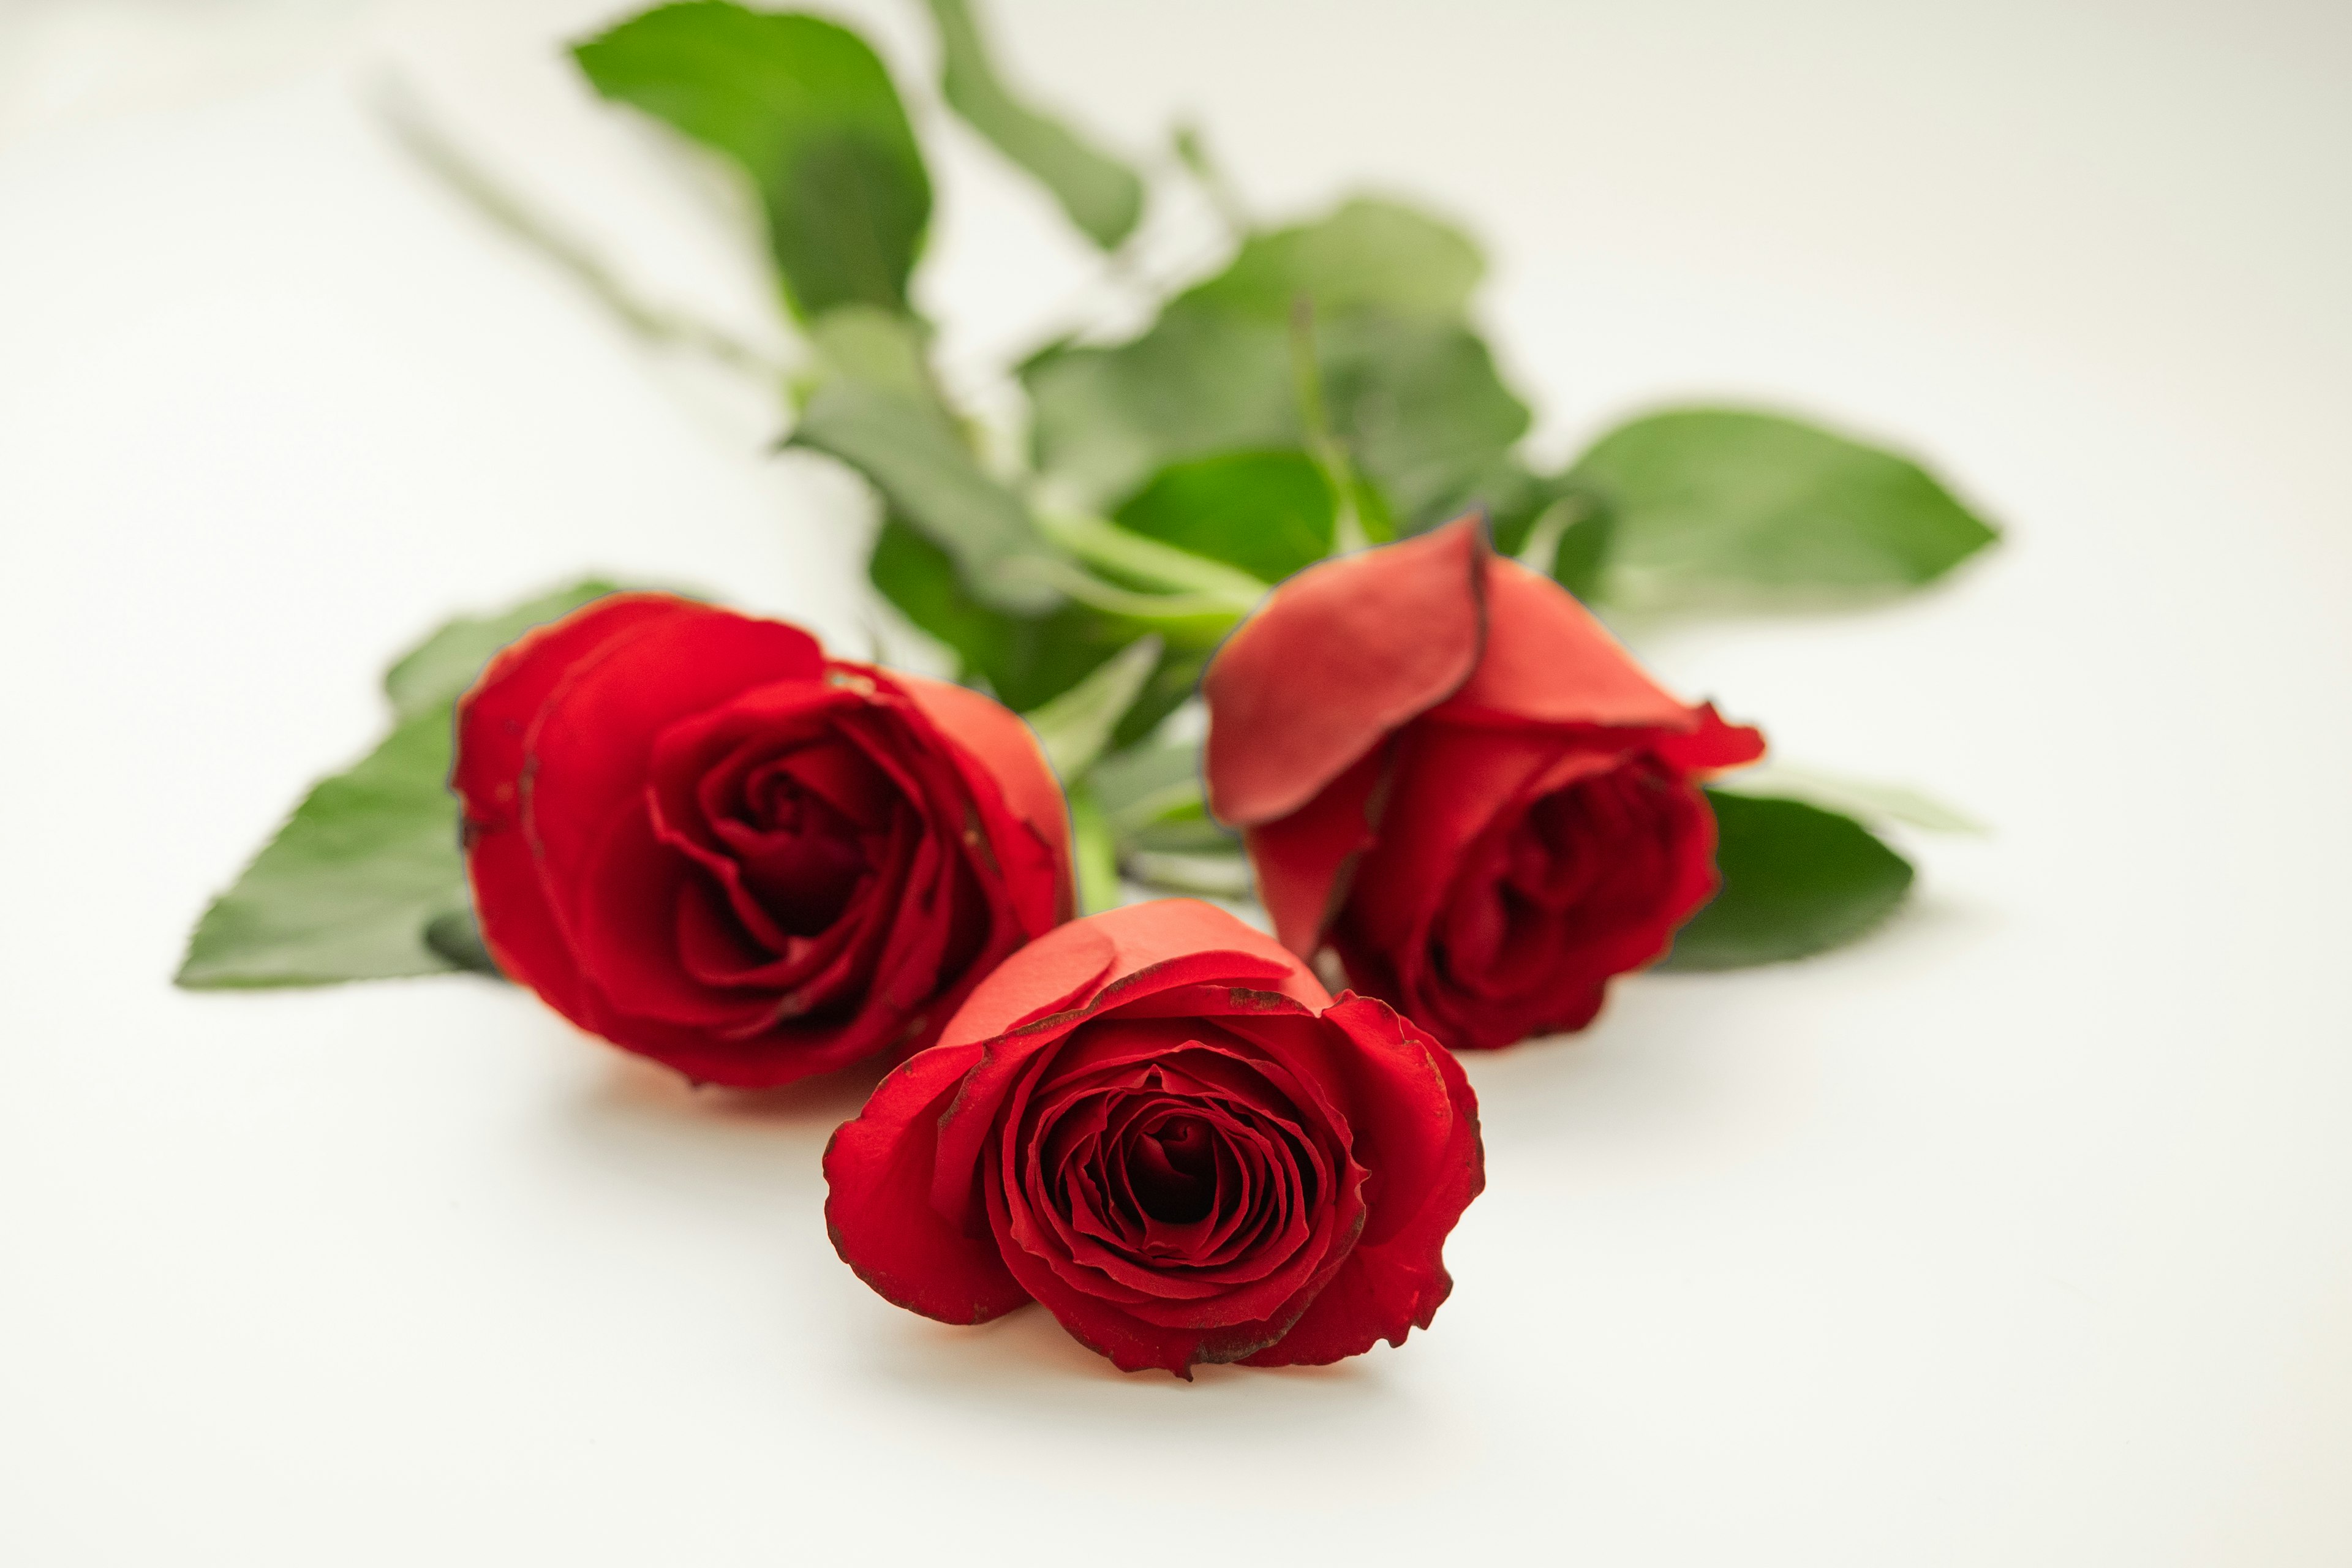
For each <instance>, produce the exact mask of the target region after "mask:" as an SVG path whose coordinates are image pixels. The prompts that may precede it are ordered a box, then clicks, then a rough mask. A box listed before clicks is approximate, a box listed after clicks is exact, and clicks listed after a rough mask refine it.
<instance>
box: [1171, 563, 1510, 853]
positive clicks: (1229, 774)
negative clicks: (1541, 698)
mask: <svg viewBox="0 0 2352 1568" xmlns="http://www.w3.org/2000/svg"><path fill="white" fill-rule="evenodd" d="M1483 529H1484V524H1483V523H1482V522H1480V521H1479V520H1478V519H1476V518H1475V517H1467V518H1463V519H1461V520H1459V521H1454V522H1451V523H1448V524H1446V525H1445V526H1444V527H1443V528H1437V529H1433V530H1431V531H1429V532H1427V533H1424V534H1422V535H1420V536H1418V537H1416V538H1412V539H1408V540H1405V541H1402V542H1399V543H1396V544H1391V545H1384V546H1382V547H1381V548H1380V549H1377V550H1366V551H1361V552H1358V553H1356V554H1353V555H1348V556H1343V557H1341V558H1339V559H1338V560H1336V561H1327V562H1324V563H1320V564H1318V565H1315V566H1310V567H1308V568H1307V570H1306V571H1304V572H1301V573H1299V574H1297V576H1295V577H1293V578H1291V579H1290V580H1289V581H1288V582H1286V583H1285V584H1282V586H1280V587H1279V588H1276V590H1275V591H1274V593H1273V594H1272V595H1269V596H1268V598H1267V599H1266V602H1265V605H1262V606H1261V607H1260V608H1259V610H1258V612H1257V613H1256V614H1255V615H1254V616H1251V617H1250V618H1249V619H1248V620H1247V621H1245V622H1244V623H1243V624H1242V626H1241V627H1240V629H1239V630H1237V631H1235V632H1234V635H1233V636H1232V637H1229V638H1228V639H1226V642H1225V645H1224V647H1222V648H1220V649H1219V650H1218V652H1217V656H1216V658H1214V659H1213V660H1212V661H1211V662H1210V665H1209V668H1208V671H1207V673H1206V674H1205V675H1204V676H1203V677H1202V682H1201V690H1202V695H1203V696H1204V697H1205V698H1206V699H1207V700H1208V706H1209V733H1208V739H1207V742H1205V745H1204V748H1203V752H1202V757H1203V763H1204V770H1203V771H1204V775H1205V779H1206V783H1207V787H1208V796H1209V807H1210V810H1211V811H1212V812H1213V813H1214V814H1215V815H1216V816H1217V817H1218V818H1220V819H1221V820H1223V821H1225V822H1228V823H1232V824H1234V825H1236V826H1250V825H1252V824H1255V823H1260V822H1270V821H1273V820H1274V819H1275V818H1276V817H1281V816H1288V815H1289V814H1290V813H1292V812H1294V811H1296V810H1297V809H1298V808H1299V807H1300V806H1301V805H1305V804H1306V803H1307V801H1308V800H1309V799H1311V798H1312V797H1313V796H1314V795H1316V794H1317V792H1318V791H1319V790H1321V789H1322V788H1323V786H1324V785H1325V784H1328V783H1330V782H1331V781H1332V780H1333V779H1335V778H1337V777H1339V774H1340V773H1343V772H1345V771H1346V770H1347V768H1348V766H1349V764H1350V763H1353V762H1355V761H1356V760H1357V759H1358V758H1359V757H1361V756H1362V755H1363V754H1364V753H1365V752H1368V751H1370V750H1371V748H1372V747H1373V746H1375V745H1377V744H1378V743H1379V742H1380V740H1381V737H1382V736H1384V735H1386V734H1388V733H1389V732H1390V731H1393V730H1394V729H1396V728H1397V727H1398V726H1399V725H1402V724H1403V723H1405V722H1406V721H1409V720H1411V719H1412V718H1413V717H1414V716H1415V715H1417V714H1419V713H1421V712H1423V710H1426V709H1428V708H1430V707H1432V706H1433V705H1435V704H1436V703H1438V702H1439V701H1441V700H1444V698H1445V697H1446V696H1448V695H1449V694H1450V693H1452V692H1453V691H1454V689H1455V688H1457V687H1459V686H1460V685H1461V684H1462V683H1463V682H1464V681H1465V679H1469V678H1470V675H1471V672H1472V670H1473V669H1474V668H1475V666H1476V665H1477V663H1478V654H1479V647H1480V644H1481V641H1482V638H1483V636H1484V623H1483V617H1482V616H1481V612H1480V597H1481V594H1482V591H1483V584H1484V581H1485V574H1484V570H1483V564H1482V563H1483V562H1484V560H1485V558H1486V536H1485V533H1484V531H1483Z"/></svg>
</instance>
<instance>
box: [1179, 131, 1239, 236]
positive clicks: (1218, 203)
mask: <svg viewBox="0 0 2352 1568" xmlns="http://www.w3.org/2000/svg"><path fill="white" fill-rule="evenodd" d="M1174 141H1175V144H1176V161H1177V162H1178V163H1181V164H1183V165H1184V172H1185V173H1186V174H1191V175H1192V179H1193V181H1194V182H1195V183H1196V184H1199V185H1200V187H1201V194H1202V195H1205V196H1207V197H1208V198H1209V205H1211V206H1212V207H1214V208H1215V209H1216V212H1217V216H1218V217H1220V218H1221V219H1223V221H1224V225H1225V227H1226V229H1227V230H1229V231H1230V232H1231V233H1232V235H1233V237H1234V238H1235V239H1246V238H1248V237H1249V233H1250V230H1251V228H1252V227H1253V226H1254V225H1252V224H1251V222H1250V216H1249V209H1248V208H1247V207H1246V206H1244V205H1242V198H1241V195H1240V193H1239V192H1237V191H1235V190H1234V183H1233V182H1232V181H1231V180H1229V179H1227V178H1226V177H1225V172H1224V170H1223V169H1222V168H1220V167H1219V166H1218V164H1217V161H1216V160H1215V159H1214V158H1213V157H1211V156H1210V155H1209V145H1208V143H1207V142H1204V141H1202V139H1201V128H1200V127H1199V126H1197V125H1193V124H1191V123H1189V122H1187V123H1185V124H1181V125H1179V126H1177V127H1176V134H1175V137H1174Z"/></svg>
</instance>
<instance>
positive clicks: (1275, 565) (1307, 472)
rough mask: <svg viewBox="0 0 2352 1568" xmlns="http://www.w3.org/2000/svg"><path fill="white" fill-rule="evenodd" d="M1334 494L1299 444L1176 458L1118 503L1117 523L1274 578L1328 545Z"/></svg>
mask: <svg viewBox="0 0 2352 1568" xmlns="http://www.w3.org/2000/svg"><path fill="white" fill-rule="evenodd" d="M1338 512H1339V502H1338V499H1337V498H1336V497H1335V496H1334V495H1333V494H1332V492H1331V485H1330V481H1328V479H1325V478H1324V477H1323V470H1322V468H1320V467H1318V465H1317V464H1316V461H1315V459H1314V458H1310V457H1308V456H1307V454H1306V453H1304V452H1300V451H1283V450H1276V451H1265V452H1228V453H1225V454H1223V456H1220V457H1214V458H1200V459H1198V460H1196V461H1193V462H1189V463H1177V464H1173V465H1171V466H1170V467H1168V468H1162V469H1160V472H1159V473H1157V474H1155V475H1154V476H1152V479H1151V482H1150V484H1147V485H1145V486H1144V487H1143V489H1140V490H1138V491H1137V492H1136V493H1135V494H1134V495H1133V496H1132V497H1130V498H1129V500H1128V501H1127V503H1126V504H1125V505H1124V506H1121V507H1120V508H1119V509H1118V513H1117V515H1116V518H1115V521H1117V522H1118V524H1119V526H1120V527H1122V528H1126V529H1129V530H1131V531H1134V532H1137V533H1140V534H1145V535H1147V536H1149V537H1150V538H1152V539H1157V540H1160V541H1162V542H1166V543H1169V544H1173V545H1175V546H1177V547H1178V548H1179V549H1181V550H1189V551H1191V552H1193V553H1194V554H1196V555H1205V556H1208V557H1209V558H1210V559H1211V560H1213V561H1222V562H1224V563H1226V564H1227V565H1230V566H1238V567H1240V568H1241V569H1242V570H1243V571H1244V572H1247V573H1249V574H1251V575H1252V576H1254V577H1256V578H1257V579H1258V580H1259V581H1261V582H1265V583H1279V582H1281V581H1282V580H1283V579H1284V578H1285V577H1287V576H1289V575H1290V574H1292V573H1293V572H1296V571H1297V570H1298V569H1299V568H1301V567H1303V566H1307V565H1309V564H1311V563H1314V562H1317V561H1319V560H1321V559H1322V558H1323V557H1324V556H1326V555H1328V554H1329V553H1330V552H1331V528H1332V523H1333V521H1335V519H1336V518H1337V516H1338Z"/></svg>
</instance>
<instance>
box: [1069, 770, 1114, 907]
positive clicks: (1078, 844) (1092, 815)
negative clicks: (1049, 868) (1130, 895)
mask: <svg viewBox="0 0 2352 1568" xmlns="http://www.w3.org/2000/svg"><path fill="white" fill-rule="evenodd" d="M1070 859H1071V862H1072V864H1073V867H1074V868H1075V869H1076V872H1077V875H1078V910H1079V912H1080V913H1082V914H1089V915H1097V914H1100V913H1102V911H1103V910H1115V909H1117V908H1118V906H1119V905H1120V904H1122V903H1124V902H1125V901H1126V893H1125V890H1124V889H1121V888H1120V886H1119V881H1118V848H1117V847H1116V846H1115V845H1114V844H1113V843H1112V840H1111V835H1110V825H1109V824H1108V822H1106V821H1105V820H1104V819H1103V810H1102V806H1101V805H1100V804H1099V803H1098V802H1097V801H1096V799H1095V792H1094V791H1092V790H1090V789H1087V788H1084V787H1080V788H1077V789H1074V790H1072V791H1071V792H1070Z"/></svg>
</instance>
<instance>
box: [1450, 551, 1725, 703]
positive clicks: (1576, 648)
mask: <svg viewBox="0 0 2352 1568" xmlns="http://www.w3.org/2000/svg"><path fill="white" fill-rule="evenodd" d="M1479 714H1493V715H1505V716H1508V717H1510V718H1513V719H1520V720H1526V721H1532V722H1537V723H1548V724H1611V725H1620V726H1633V727H1637V728H1643V729H1651V728H1659V729H1672V730H1689V729H1692V728H1694V727H1696V723H1697V715H1696V713H1695V712H1694V711H1693V710H1690V709H1688V708H1686V707H1685V706H1684V705H1683V704H1682V703H1680V702H1678V701H1676V700H1675V699H1674V698H1673V697H1671V696H1669V695H1667V694H1666V693H1665V692H1664V690H1662V689H1659V687H1658V686H1657V685H1656V684H1655V683H1654V682H1653V681H1652V680H1651V679H1650V678H1649V677H1648V676H1647V675H1645V674H1643V672H1642V667H1641V666H1640V665H1638V664H1636V663H1634V662H1633V655H1632V654H1630V653H1627V652H1626V651H1625V648H1624V646H1623V645H1622V644H1621V643H1620V642H1618V640H1617V639H1616V638H1615V637H1612V636H1610V635H1609V630H1608V628H1607V627H1605V626H1602V625H1601V623H1600V622H1599V621H1598V620H1596V619H1595V618H1594V617H1593V615H1592V612H1591V611H1590V610H1588V609H1586V608H1585V607H1584V606H1583V605H1580V604H1578V603H1577V602H1576V595H1573V594H1571V593H1570V592H1569V591H1568V590H1567V589H1565V588H1563V587H1561V586H1560V585H1559V584H1557V583H1555V582H1553V581H1552V580H1551V579H1550V578H1549V577H1544V576H1539V575H1538V574H1535V573H1533V572H1530V571H1528V569H1527V568H1526V567H1524V566H1522V565H1520V564H1519V563H1517V562H1516V561H1506V560H1503V559H1500V558H1499V557H1496V556H1488V557H1487V559H1486V649H1485V651H1484V653H1483V654H1482V655H1481V656H1480V658H1479V659H1478V668H1476V670H1475V671H1474V672H1473V673H1472V674H1471V677H1470V679H1468V680H1467V681H1465V682H1464V683H1463V685H1462V687H1461V689H1458V690H1456V691H1455V692H1454V694H1453V695H1452V696H1450V697H1448V698H1447V699H1446V700H1445V701H1444V704H1442V705H1441V706H1439V707H1438V708H1437V709H1436V710H1435V711H1434V712H1433V714H1432V717H1434V718H1444V717H1458V718H1465V719H1467V718H1471V717H1473V716H1475V715H1479Z"/></svg>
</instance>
